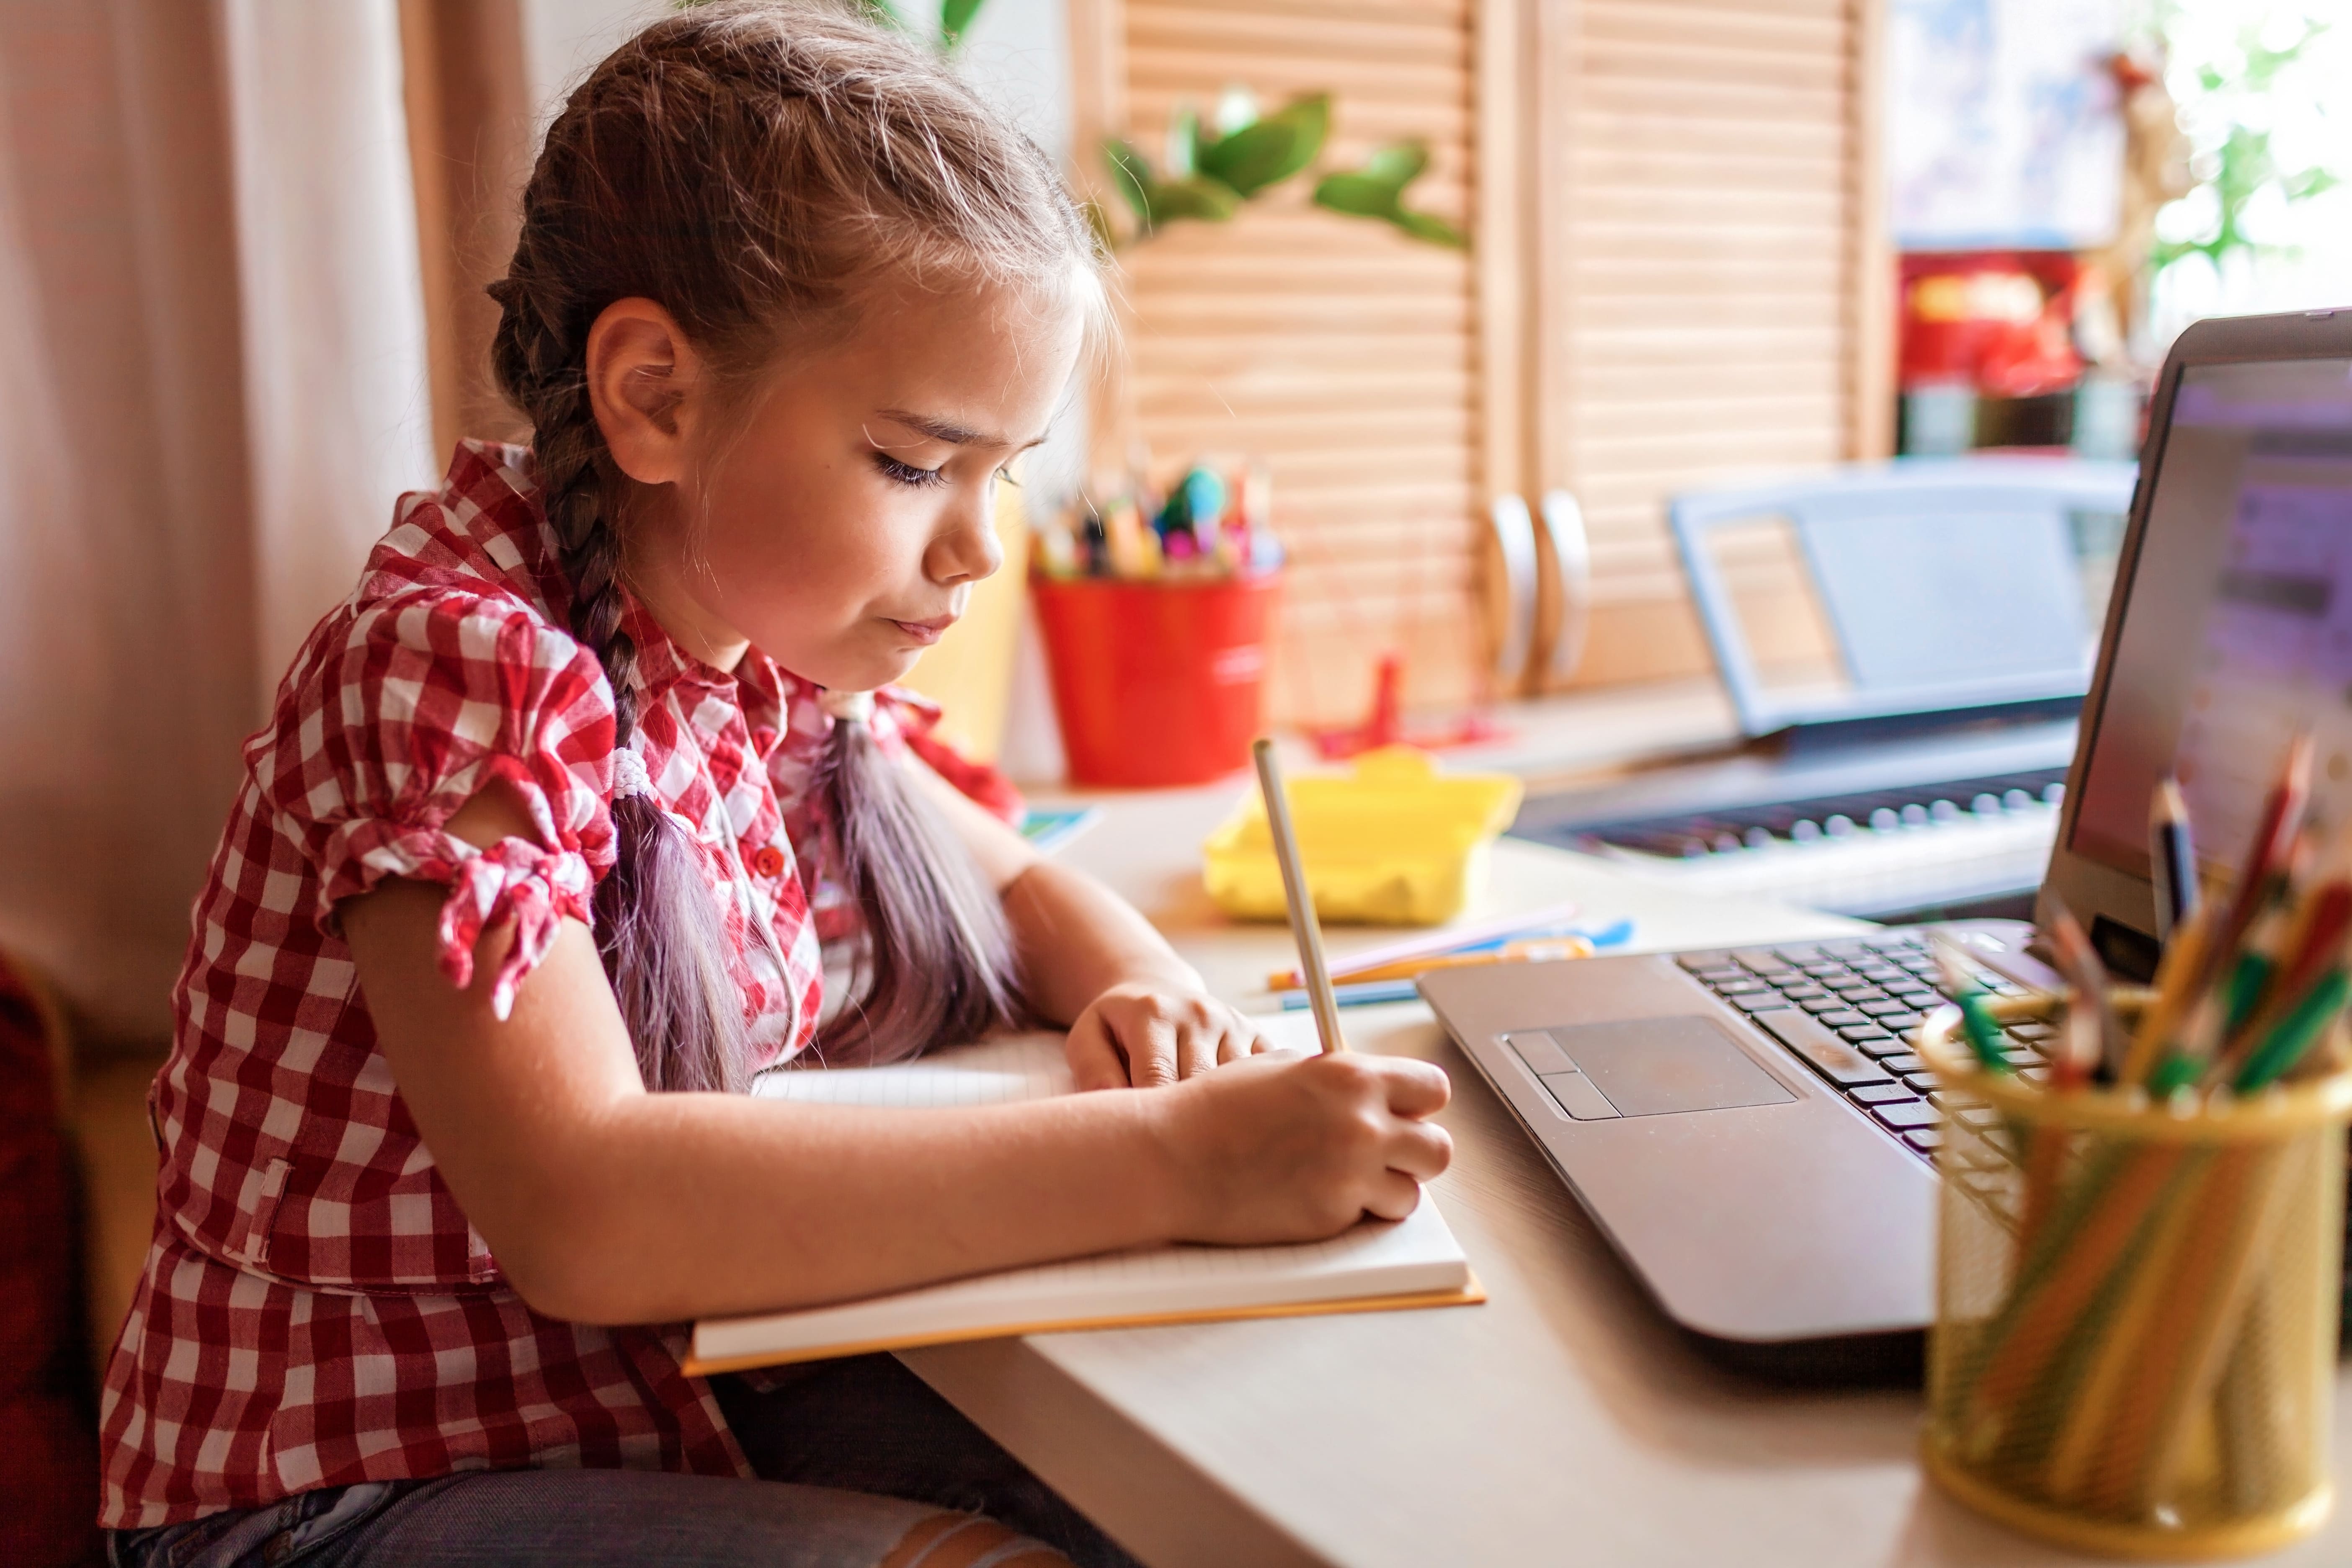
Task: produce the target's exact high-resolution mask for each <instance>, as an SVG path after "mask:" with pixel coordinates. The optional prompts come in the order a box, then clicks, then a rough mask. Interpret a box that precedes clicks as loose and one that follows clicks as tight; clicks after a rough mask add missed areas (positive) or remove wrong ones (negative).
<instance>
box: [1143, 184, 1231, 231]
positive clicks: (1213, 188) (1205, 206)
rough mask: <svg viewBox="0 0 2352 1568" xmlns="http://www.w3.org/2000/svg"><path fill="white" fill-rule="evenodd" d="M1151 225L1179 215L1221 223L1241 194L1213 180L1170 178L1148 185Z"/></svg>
mask: <svg viewBox="0 0 2352 1568" xmlns="http://www.w3.org/2000/svg"><path fill="white" fill-rule="evenodd" d="M1150 196H1151V226H1152V227H1154V228H1157V227H1159V226H1160V225H1161V224H1164V223H1169V222H1171V221H1172V220H1174V219H1176V218H1180V217H1192V218H1202V219H1204V220H1206V221H1207V222H1210V223H1223V222H1224V221H1225V219H1227V218H1229V217H1231V216H1234V210H1235V209H1236V208H1238V207H1239V206H1240V205H1241V198H1240V197H1239V196H1236V195H1234V193H1233V192H1231V191H1229V190H1227V189H1226V188H1225V187H1224V186H1223V185H1222V184H1218V183H1217V182H1216V181H1214V180H1204V179H1200V178H1197V177H1195V178H1193V179H1190V180H1170V181H1168V182H1166V183H1165V184H1158V185H1154V186H1152V187H1151V191H1150Z"/></svg>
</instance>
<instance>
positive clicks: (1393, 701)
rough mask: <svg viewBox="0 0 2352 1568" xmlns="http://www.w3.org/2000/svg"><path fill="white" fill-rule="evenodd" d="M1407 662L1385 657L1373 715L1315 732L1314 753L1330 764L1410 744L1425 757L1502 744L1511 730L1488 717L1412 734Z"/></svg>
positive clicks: (1374, 694)
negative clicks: (1408, 723)
mask: <svg viewBox="0 0 2352 1568" xmlns="http://www.w3.org/2000/svg"><path fill="white" fill-rule="evenodd" d="M1403 692H1404V660H1403V659H1402V658H1401V657H1399V656H1398V655H1396V654H1394V653H1384V654H1382V655H1381V662H1380V668H1379V669H1378V671H1377V672H1376V673H1375V674H1374V675H1373V678H1372V710H1371V712H1370V713H1369V714H1367V715H1366V716H1365V718H1364V721H1363V722H1362V723H1360V724H1351V725H1349V726H1347V727H1346V728H1344V729H1339V730H1317V731H1312V732H1311V738H1312V739H1313V741H1314V742H1315V750H1316V753H1317V754H1318V755H1319V756H1321V757H1322V758H1323V759H1324V760H1325V761H1327V762H1335V763H1336V762H1340V761H1344V760H1345V759H1347V758H1349V757H1353V756H1357V755H1360V754H1361V753H1363V752H1377V751H1379V750H1380V749H1381V747H1383V746H1395V745H1406V746H1413V747H1417V748H1419V749H1420V750H1422V751H1424V752H1435V751H1443V750H1444V749H1445V748H1446V747H1448V746H1475V745H1477V744H1479V743H1481V742H1486V741H1499V740H1501V739H1502V738H1503V737H1504V736H1505V735H1506V734H1507V732H1508V731H1505V730H1504V729H1503V728H1502V727H1501V726H1500V725H1498V724H1496V722H1495V721H1492V720H1491V719H1488V718H1487V717H1486V715H1485V714H1484V713H1465V714H1464V715H1463V716H1462V717H1460V718H1458V719H1455V720H1453V721H1450V722H1445V723H1441V724H1439V725H1438V726H1436V727H1435V728H1428V727H1426V726H1424V727H1423V728H1420V729H1413V730H1408V729H1407V728H1406V727H1405V724H1404V720H1403V708H1404V703H1403Z"/></svg>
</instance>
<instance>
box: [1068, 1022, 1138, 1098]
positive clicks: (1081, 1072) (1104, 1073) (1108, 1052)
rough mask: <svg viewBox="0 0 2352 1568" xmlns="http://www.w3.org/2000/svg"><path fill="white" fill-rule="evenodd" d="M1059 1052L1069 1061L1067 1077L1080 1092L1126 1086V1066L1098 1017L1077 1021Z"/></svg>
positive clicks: (1123, 1087) (1108, 1032) (1107, 1030)
mask: <svg viewBox="0 0 2352 1568" xmlns="http://www.w3.org/2000/svg"><path fill="white" fill-rule="evenodd" d="M1062 1050H1063V1055H1064V1056H1065V1057H1066V1058H1068V1060H1069V1064H1070V1077H1071V1079H1073V1080H1074V1081H1075V1082H1076V1084H1077V1087H1078V1088H1079V1089H1080V1090H1082V1091H1083V1090H1086V1089H1125V1088H1126V1087H1127V1063H1126V1061H1125V1060H1124V1059H1122V1058H1120V1056H1119V1054H1118V1047H1117V1046H1116V1045H1114V1044H1112V1043H1111V1037H1110V1030H1109V1029H1108V1028H1106V1027H1105V1026H1104V1025H1103V1021H1102V1018H1101V1016H1099V1015H1093V1014H1090V1015H1088V1016H1086V1017H1083V1018H1081V1019H1079V1020H1078V1022H1077V1025H1076V1027H1074V1028H1072V1029H1071V1030H1070V1036H1069V1039H1068V1040H1067V1041H1066V1043H1065V1044H1064V1046H1063V1047H1062Z"/></svg>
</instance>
